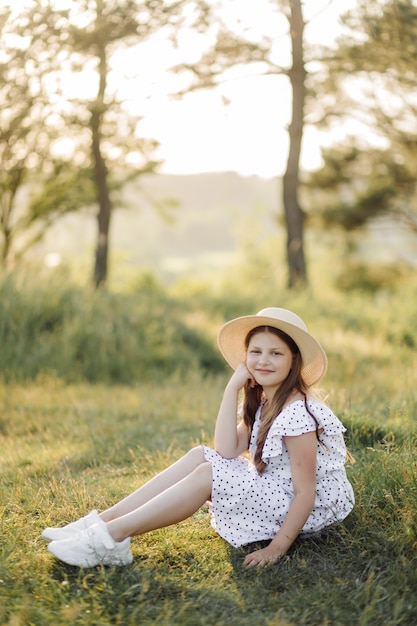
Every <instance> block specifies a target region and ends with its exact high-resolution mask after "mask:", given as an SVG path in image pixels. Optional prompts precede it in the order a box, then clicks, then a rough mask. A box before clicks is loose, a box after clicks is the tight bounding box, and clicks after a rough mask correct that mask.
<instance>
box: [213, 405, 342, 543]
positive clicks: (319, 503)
mask: <svg viewBox="0 0 417 626" xmlns="http://www.w3.org/2000/svg"><path fill="white" fill-rule="evenodd" d="M308 406H309V408H310V410H311V411H312V413H313V414H314V416H315V417H316V419H317V422H318V424H319V429H323V432H322V434H321V435H320V441H321V442H322V443H321V444H320V443H319V442H317V469H316V498H315V503H314V507H313V510H312V512H311V514H310V516H309V518H308V520H307V522H306V523H305V525H304V527H303V529H302V531H301V533H302V534H308V533H311V532H314V531H317V530H320V529H322V528H325V527H326V526H329V525H330V524H333V523H334V522H336V521H340V520H342V519H344V518H345V517H346V516H347V515H348V514H349V513H350V511H351V510H352V508H353V505H354V495H353V490H352V486H351V484H350V483H349V481H348V479H347V476H346V472H345V460H346V446H345V442H344V438H343V433H344V432H345V430H346V429H345V428H344V426H343V424H342V423H341V422H340V420H339V419H338V418H337V417H336V416H335V415H334V413H332V411H331V410H330V409H329V408H328V407H326V406H325V405H323V404H321V403H320V402H317V401H316V400H309V401H308ZM261 408H262V407H259V409H258V411H257V414H256V417H255V423H254V427H253V431H252V436H251V440H250V443H249V451H250V454H251V457H252V458H253V457H254V455H255V450H256V440H257V436H258V432H259V426H260V416H261ZM315 430H316V424H315V422H314V420H313V418H312V417H311V415H309V413H308V412H307V410H306V408H305V406H304V401H302V400H298V401H296V402H293V403H291V404H289V405H288V406H286V407H285V408H284V409H283V411H281V413H280V414H279V415H278V416H277V417H276V418H275V421H274V423H273V425H272V426H271V429H270V431H269V433H268V436H267V438H266V441H265V444H264V448H263V454H262V459H263V461H264V462H265V463H266V464H267V467H266V468H265V470H264V472H263V474H259V473H258V471H257V470H256V468H255V466H254V465H253V464H252V463H251V461H249V460H248V459H246V458H245V457H238V458H235V459H225V458H223V457H222V456H220V454H218V453H217V452H215V451H214V450H212V449H211V448H208V447H207V446H203V449H204V456H205V458H206V460H207V461H209V462H210V463H211V465H212V468H213V486H212V507H211V514H212V519H211V523H212V526H213V528H214V529H215V530H216V531H217V532H218V533H219V535H221V537H223V538H224V539H225V540H226V541H228V542H229V543H230V544H231V545H232V546H234V547H238V546H242V545H246V544H248V543H252V542H255V541H260V540H265V539H272V538H273V537H274V536H275V535H276V533H277V532H278V530H279V529H280V527H281V525H282V524H283V522H284V520H285V517H286V515H287V513H288V509H289V507H290V504H291V501H292V499H293V497H294V491H293V484H292V478H291V466H290V458H289V454H288V450H287V447H286V445H285V440H284V439H283V438H284V437H285V436H297V435H302V434H304V433H307V432H311V431H313V432H315Z"/></svg>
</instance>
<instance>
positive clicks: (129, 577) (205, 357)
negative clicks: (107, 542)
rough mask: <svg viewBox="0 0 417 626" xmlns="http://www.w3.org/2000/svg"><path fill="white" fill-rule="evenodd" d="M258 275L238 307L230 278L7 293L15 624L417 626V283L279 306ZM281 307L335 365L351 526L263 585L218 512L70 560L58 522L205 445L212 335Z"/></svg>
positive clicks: (12, 283)
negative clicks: (112, 550) (349, 459)
mask: <svg viewBox="0 0 417 626" xmlns="http://www.w3.org/2000/svg"><path fill="white" fill-rule="evenodd" d="M259 267H263V268H266V269H263V272H262V273H261V276H260V275H259ZM250 270H251V272H252V273H253V274H256V276H255V277H254V279H253V280H252V278H251V274H250V272H249V273H248V270H247V269H242V267H241V266H239V267H238V270H236V271H239V277H240V278H241V279H242V280H241V281H239V284H242V283H243V284H244V285H245V289H244V291H239V289H238V287H237V286H236V285H237V282H238V281H236V273H232V274H233V275H232V276H229V277H225V282H224V284H223V285H219V284H217V285H214V284H213V285H210V288H208V287H207V286H205V285H203V284H201V283H200V282H189V283H188V284H187V283H183V284H177V285H175V286H173V288H172V289H171V290H164V289H162V288H160V286H159V285H158V284H155V283H154V282H153V281H152V280H151V279H149V280H148V279H146V277H145V278H144V279H142V280H141V281H140V282H139V283H137V284H136V286H135V289H134V290H133V291H131V292H128V293H120V294H115V293H108V294H105V293H96V294H91V293H89V292H88V290H84V291H83V290H81V289H78V288H73V287H72V286H71V285H70V284H67V283H66V282H65V280H62V281H61V283H62V285H61V284H58V283H59V281H58V282H57V281H55V282H54V281H49V282H48V281H46V284H45V283H43V284H42V285H39V284H38V283H37V282H36V280H35V278H34V277H33V276H32V278H31V280H30V281H26V282H28V284H23V283H24V281H23V280H22V282H20V283H19V282H18V281H16V280H15V279H13V277H11V278H8V279H6V280H5V281H4V282H3V283H2V284H1V285H0V295H1V298H0V313H1V315H0V344H1V346H2V349H1V350H0V371H1V373H2V374H1V379H0V532H1V541H0V624H1V625H2V626H3V625H4V626H66V625H68V626H90V625H91V626H110V625H121V626H130V625H132V626H133V625H135V626H136V625H145V626H146V625H148V624H149V625H150V624H158V625H161V626H164V625H167V626H168V624H169V625H173V626H200V625H201V626H206V625H207V626H212V625H213V626H214V625H216V626H223V625H224V626H226V625H227V626H235V625H236V626H249V625H250V626H252V625H253V624H256V625H257V626H381V625H382V624H383V625H384V626H415V624H417V595H416V589H417V463H416V458H417V457H416V449H417V438H416V427H415V423H416V422H415V420H416V415H417V394H416V392H415V381H416V379H417V361H416V359H415V348H416V346H417V330H416V326H415V319H416V316H417V310H416V308H417V304H416V303H417V285H416V281H415V279H411V278H410V279H409V280H408V282H407V283H401V284H398V285H394V286H392V287H391V288H390V289H386V290H385V291H384V290H382V291H378V292H377V293H374V294H371V295H369V294H364V293H363V292H362V291H358V292H355V291H354V290H352V291H350V292H349V293H348V294H341V293H340V292H336V291H334V290H331V289H330V288H329V287H328V286H326V285H325V284H324V278H325V277H326V276H329V272H327V274H326V272H322V273H319V272H316V274H315V276H316V277H317V278H316V280H317V284H314V283H313V286H312V288H311V289H309V290H305V291H304V292H299V293H290V292H287V291H286V290H285V289H284V288H282V289H279V297H273V298H271V276H272V277H274V276H275V274H274V272H277V269H276V268H275V269H274V268H272V269H271V268H269V269H268V268H267V266H266V264H263V265H262V263H252V264H251V265H250ZM240 289H242V287H240ZM254 303H255V306H254ZM270 304H277V305H279V306H283V307H287V308H290V309H293V310H295V311H297V312H298V313H299V314H300V315H301V316H302V317H304V318H305V319H306V320H307V321H308V325H309V327H310V328H311V330H312V331H313V332H314V334H315V335H317V337H319V338H320V339H321V340H322V342H323V345H324V347H325V349H326V351H327V353H328V356H329V364H330V367H329V372H328V374H327V376H326V378H325V380H324V383H323V387H324V390H325V391H326V392H328V401H329V404H330V405H331V407H332V408H333V409H334V410H335V412H336V414H338V415H339V416H340V418H341V419H342V421H343V422H344V424H345V425H346V427H347V428H348V432H347V443H348V446H349V449H350V450H351V452H352V453H353V454H354V457H355V460H356V462H355V464H349V465H348V466H347V471H348V474H349V477H350V480H351V481H352V484H353V486H354V491H355V495H356V506H355V508H354V510H353V512H352V513H351V515H350V516H349V517H348V518H347V520H346V521H345V522H344V523H343V524H341V525H340V527H339V528H338V529H335V530H334V531H332V532H329V533H328V534H327V535H323V536H321V537H316V538H314V539H310V540H308V541H300V540H298V541H297V542H296V543H295V544H294V545H293V547H292V548H291V550H290V551H289V553H288V554H287V555H286V556H285V557H284V558H283V559H281V560H280V561H279V562H278V563H277V564H276V565H275V566H273V567H271V568H269V569H266V570H260V571H254V570H245V569H244V568H243V566H242V561H243V558H244V555H245V553H246V552H247V550H249V549H251V548H250V547H248V548H242V549H238V550H236V549H232V548H230V547H229V546H228V545H227V544H226V543H225V542H224V541H223V540H222V539H221V538H219V537H218V536H217V535H216V534H215V532H214V531H213V530H212V528H211V526H210V523H209V519H208V516H207V513H206V511H205V510H204V509H201V510H200V511H199V512H197V513H196V515H194V516H193V517H192V518H191V519H189V520H187V521H186V522H183V523H182V524H180V525H177V526H174V527H172V528H167V529H163V530H159V531H154V532H152V533H149V534H148V535H146V536H144V537H141V538H135V539H134V540H133V542H132V551H133V554H134V563H133V564H132V565H131V566H129V567H127V568H123V569H122V570H119V569H104V568H100V567H99V568H95V569H92V570H79V569H77V568H72V567H69V566H66V565H64V564H62V563H60V562H58V561H56V560H55V559H54V558H53V557H52V555H51V554H50V553H49V552H48V551H47V550H46V547H45V544H44V542H43V540H42V539H41V537H40V534H41V532H42V530H43V528H44V527H45V526H49V525H58V524H59V525H60V524H64V523H66V522H69V521H72V520H74V519H75V518H78V517H79V516H80V515H83V514H85V513H86V512H88V511H90V510H91V509H93V508H98V509H99V510H100V509H103V508H105V507H107V506H109V505H110V504H111V503H113V502H114V501H115V500H118V499H120V498H121V497H122V496H124V495H125V494H127V493H129V492H131V491H132V490H133V489H135V488H136V487H137V486H139V485H140V484H142V483H143V482H144V481H146V480H147V479H148V478H149V477H150V476H152V475H153V474H154V473H155V472H158V471H159V470H162V469H163V468H164V467H166V465H167V464H169V463H171V462H173V461H175V460H176V459H177V458H178V457H179V456H180V455H181V454H182V453H184V452H185V451H186V450H188V449H189V448H190V447H191V446H193V445H196V444H198V443H200V442H205V443H208V444H209V445H210V444H211V442H212V432H213V428H214V422H215V417H216V414H217V410H218V406H219V402H220V399H221V395H222V391H223V387H224V384H225V382H226V376H227V372H226V369H225V368H224V365H223V363H222V362H220V361H219V360H218V355H217V352H216V350H215V349H214V344H215V333H216V331H217V327H218V325H219V324H220V323H222V321H223V320H224V319H229V318H231V317H233V316H236V315H244V314H247V313H248V311H249V312H252V311H255V310H257V309H258V308H261V307H262V306H264V305H270ZM168 320H169V323H168ZM155 363H156V367H153V369H152V366H153V365H155ZM149 373H150V374H151V375H148V374H149ZM1 380H3V382H1Z"/></svg>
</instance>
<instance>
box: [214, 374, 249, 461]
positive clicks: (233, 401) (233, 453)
mask: <svg viewBox="0 0 417 626" xmlns="http://www.w3.org/2000/svg"><path fill="white" fill-rule="evenodd" d="M248 379H252V376H251V374H250V373H249V371H248V369H247V367H246V365H245V364H244V363H241V364H240V365H238V367H237V368H236V370H235V371H234V373H233V374H232V376H231V378H230V380H229V382H228V383H227V385H226V388H225V390H224V394H223V400H222V402H221V405H220V409H219V413H218V415H217V420H216V427H215V430H214V448H215V450H216V452H218V453H219V454H221V455H222V456H224V457H225V458H227V459H233V458H235V457H237V456H239V454H242V452H244V451H245V450H247V448H248V444H249V433H248V429H247V428H246V426H245V424H244V423H243V422H240V423H239V424H237V412H238V402H239V391H240V390H241V389H242V387H243V386H244V384H245V383H246V381H247V380H248Z"/></svg>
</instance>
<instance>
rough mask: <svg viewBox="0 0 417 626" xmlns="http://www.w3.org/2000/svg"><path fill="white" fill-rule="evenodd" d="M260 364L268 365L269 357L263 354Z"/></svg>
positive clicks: (259, 360)
mask: <svg viewBox="0 0 417 626" xmlns="http://www.w3.org/2000/svg"><path fill="white" fill-rule="evenodd" d="M258 363H260V364H262V365H264V364H265V363H268V356H267V355H266V354H261V355H260V357H259V359H258Z"/></svg>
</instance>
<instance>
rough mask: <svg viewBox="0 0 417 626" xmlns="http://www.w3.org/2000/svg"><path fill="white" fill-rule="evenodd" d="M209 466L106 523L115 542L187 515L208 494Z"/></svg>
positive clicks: (210, 475)
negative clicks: (133, 509)
mask: <svg viewBox="0 0 417 626" xmlns="http://www.w3.org/2000/svg"><path fill="white" fill-rule="evenodd" d="M211 484H212V469H211V464H210V463H208V462H207V461H206V462H204V463H200V464H199V466H198V467H196V468H195V469H194V470H193V471H192V472H191V473H190V474H188V475H187V476H186V477H185V478H182V479H181V480H180V481H179V482H177V483H175V484H174V485H172V486H170V487H168V488H167V489H165V491H163V492H162V493H159V494H158V495H157V496H155V497H154V498H153V499H152V500H149V501H148V502H146V503H145V504H143V505H142V506H140V507H139V508H137V509H136V510H135V511H132V512H130V513H127V514H126V515H123V516H122V517H118V518H117V519H113V521H110V522H108V523H107V528H108V530H109V533H110V534H111V535H112V537H113V539H115V540H116V541H123V540H124V539H126V537H132V536H133V535H141V534H143V533H146V532H149V531H150V530H155V529H156V528H163V527H165V526H170V525H171V524H176V523H177V522H181V521H182V520H184V519H186V518H188V517H190V516H191V515H192V514H193V513H195V512H196V511H198V509H199V508H200V507H201V506H202V505H203V504H204V503H205V502H206V501H207V499H208V498H209V497H210V494H211Z"/></svg>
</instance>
